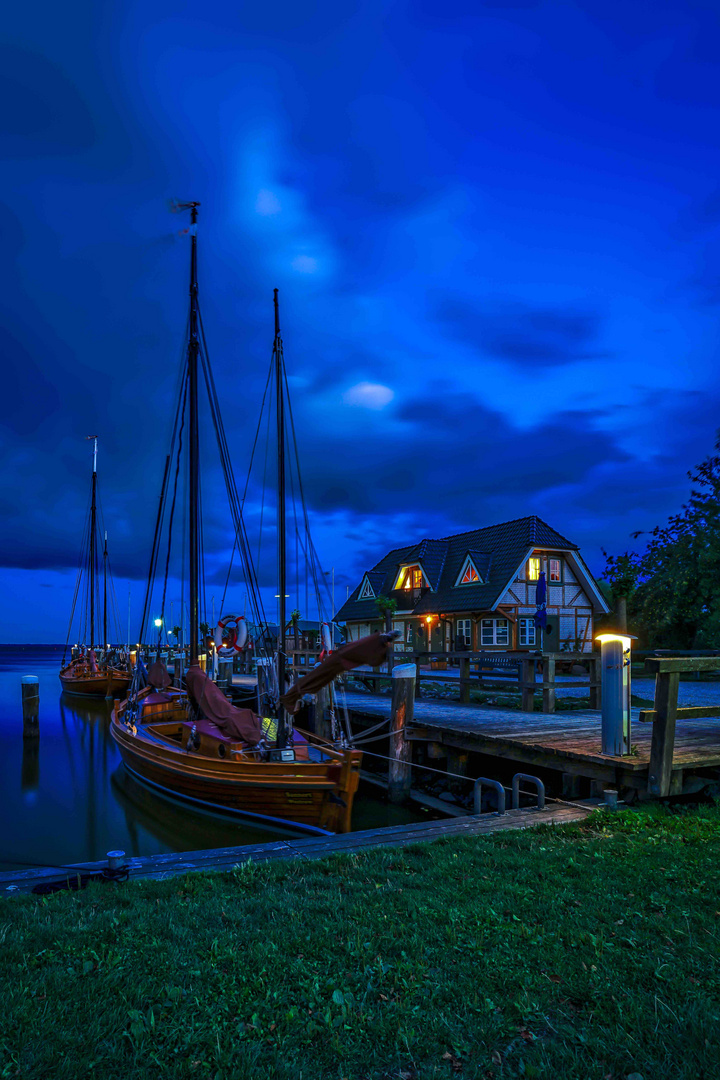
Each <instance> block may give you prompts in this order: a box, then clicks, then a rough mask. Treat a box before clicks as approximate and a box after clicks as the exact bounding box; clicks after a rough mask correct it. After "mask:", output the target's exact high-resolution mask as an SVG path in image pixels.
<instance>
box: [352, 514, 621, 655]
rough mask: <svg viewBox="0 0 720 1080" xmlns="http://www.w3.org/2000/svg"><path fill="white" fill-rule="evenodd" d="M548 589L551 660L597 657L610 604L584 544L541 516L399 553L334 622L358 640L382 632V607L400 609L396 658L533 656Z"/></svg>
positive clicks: (371, 574)
mask: <svg viewBox="0 0 720 1080" xmlns="http://www.w3.org/2000/svg"><path fill="white" fill-rule="evenodd" d="M543 571H544V573H545V579H546V582H547V598H546V604H547V628H546V630H545V631H544V632H543V634H544V638H543V641H542V647H543V648H544V649H545V651H551V652H557V651H561V650H570V651H573V652H583V651H588V652H589V651H591V649H592V640H593V622H594V618H595V616H596V615H601V614H606V613H607V612H608V610H609V608H608V605H607V603H606V601H605V599H604V597H603V595H602V593H601V592H600V589H599V588H598V585H597V583H596V582H595V580H594V578H593V576H592V574H591V573H590V571H589V569H588V568H587V566H586V565H585V563H584V562H583V560H582V558H581V556H580V550H579V548H578V546H577V544H573V543H572V542H571V541H570V540H568V539H567V538H566V537H564V536H561V535H560V533H558V532H556V531H555V529H553V528H551V526H550V525H548V524H546V522H544V521H543V520H542V519H541V518H539V517H536V516H532V517H524V518H518V519H517V520H516V521H506V522H503V523H502V524H500V525H490V526H488V527H487V528H484V529H473V530H472V531H470V532H465V533H458V534H457V535H455V536H446V537H445V538H444V539H441V540H428V539H425V540H421V541H420V542H419V543H417V544H410V545H408V546H406V547H400V548H394V549H393V550H392V551H389V552H388V553H387V555H385V556H384V557H383V558H382V559H381V560H380V561H379V562H378V563H376V565H375V566H374V567H373V568H372V569H371V570H367V571H366V572H365V573H364V574H363V577H362V580H361V581H360V582H359V584H358V585H357V586H356V588H355V589H354V591H353V592H352V593H351V594H350V596H349V597H348V599H347V601H346V602H345V603H344V604H343V606H342V607H341V608H340V610H339V611H338V613H337V615H336V616H335V618H336V621H337V622H341V623H345V624H346V626H347V636H348V638H349V639H352V640H356V639H357V638H360V637H363V636H364V635H365V634H368V633H370V632H372V631H373V630H378V629H381V628H382V627H383V626H384V620H383V617H382V615H381V614H380V611H379V609H378V605H377V603H376V600H377V598H378V597H379V596H381V595H382V596H386V597H391V598H392V599H394V600H395V602H396V604H397V610H396V611H395V613H394V614H393V623H394V628H395V629H397V630H400V631H401V638H400V640H399V642H398V643H397V645H396V649H398V650H404V651H407V650H409V649H415V650H417V651H418V652H426V651H431V652H441V651H445V652H454V651H457V650H463V649H472V650H473V651H476V650H482V651H483V652H484V651H492V650H499V651H510V650H513V651H516V650H521V651H524V650H528V651H533V650H536V649H538V648H539V647H540V644H541V642H540V634H539V631H538V630H537V629H536V627H535V620H534V614H535V610H536V605H535V591H536V587H537V582H538V578H539V576H540V573H541V572H543Z"/></svg>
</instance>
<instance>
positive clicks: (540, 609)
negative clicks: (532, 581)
mask: <svg viewBox="0 0 720 1080" xmlns="http://www.w3.org/2000/svg"><path fill="white" fill-rule="evenodd" d="M546 596H547V585H546V584H545V571H544V570H541V571H540V577H539V578H538V583H537V585H536V587H535V626H536V627H538V628H539V629H542V630H544V629H545V627H546V626H547V608H546V604H545V597H546Z"/></svg>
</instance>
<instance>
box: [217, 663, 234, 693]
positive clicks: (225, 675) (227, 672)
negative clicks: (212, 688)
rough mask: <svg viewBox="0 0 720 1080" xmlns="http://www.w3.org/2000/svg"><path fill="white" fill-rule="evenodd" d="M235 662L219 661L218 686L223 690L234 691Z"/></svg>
mask: <svg viewBox="0 0 720 1080" xmlns="http://www.w3.org/2000/svg"><path fill="white" fill-rule="evenodd" d="M232 675H233V661H232V660H218V674H217V684H218V686H219V687H220V688H221V689H222V690H232Z"/></svg>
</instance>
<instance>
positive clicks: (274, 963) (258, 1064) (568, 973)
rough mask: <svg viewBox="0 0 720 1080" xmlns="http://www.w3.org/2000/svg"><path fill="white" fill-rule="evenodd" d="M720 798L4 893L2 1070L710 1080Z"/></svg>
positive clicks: (718, 1032)
mask: <svg viewBox="0 0 720 1080" xmlns="http://www.w3.org/2000/svg"><path fill="white" fill-rule="evenodd" d="M719 857H720V812H719V811H718V810H717V809H715V808H707V809H701V810H694V811H692V812H686V813H674V814H670V813H669V812H667V811H662V810H656V811H654V812H652V813H651V812H643V813H633V812H631V811H627V812H623V813H621V814H617V815H609V814H606V813H604V812H600V813H597V814H595V815H593V816H592V817H591V818H590V819H588V822H586V823H585V824H583V825H582V826H572V827H563V828H557V829H553V828H552V827H545V828H542V829H536V830H529V831H526V832H512V833H504V834H498V835H495V836H493V837H488V838H485V839H478V838H472V837H470V838H466V839H453V840H447V841H440V842H438V843H435V844H432V845H430V844H428V845H416V846H414V847H411V848H405V849H396V850H390V851H387V850H386V851H378V852H370V853H368V854H365V855H360V856H350V855H344V856H336V857H334V858H332V859H328V860H326V861H323V862H312V863H302V862H298V863H273V864H268V863H265V864H254V865H246V866H245V867H242V868H238V869H236V870H235V871H233V872H232V873H230V874H224V875H222V874H216V875H208V874H202V875H200V874H196V875H188V876H186V877H184V878H175V879H172V880H169V881H164V882H147V883H141V882H138V883H129V884H127V885H124V886H117V887H114V886H113V887H110V886H104V887H100V886H94V887H92V888H91V889H88V890H87V891H86V892H84V893H82V894H78V895H75V894H58V895H55V896H51V897H48V898H44V899H41V900H37V899H35V898H32V897H18V898H16V899H13V900H9V899H3V900H2V901H0V942H2V948H1V953H0V955H1V959H0V983H1V988H0V994H1V1000H2V1004H3V1010H2V1011H3V1023H2V1027H1V1028H0V1054H1V1058H0V1075H1V1076H20V1077H23V1078H28V1080H29V1078H34V1077H53V1078H55V1077H60V1078H64V1077H68V1078H73V1080H76V1078H79V1077H84V1076H86V1075H92V1076H93V1077H94V1078H106V1077H112V1078H116V1077H117V1078H118V1080H120V1078H123V1080H127V1078H131V1080H133V1078H136V1077H139V1078H145V1077H198V1078H199V1077H210V1078H222V1080H231V1078H235V1077H238V1078H240V1077H242V1078H245V1077H277V1078H283V1080H290V1078H292V1080H301V1078H303V1080H318V1078H333V1080H342V1078H343V1077H347V1078H348V1080H362V1078H378V1080H379V1078H388V1080H389V1078H391V1077H392V1078H397V1080H426V1078H431V1077H448V1078H450V1077H458V1078H461V1080H463V1078H471V1077H483V1078H485V1077H487V1078H490V1077H495V1078H498V1080H502V1078H511V1077H523V1078H525V1077H527V1078H532V1077H543V1078H545V1077H547V1078H554V1080H607V1078H611V1080H619V1078H626V1077H628V1076H629V1075H631V1074H633V1073H636V1074H640V1075H641V1076H642V1077H644V1080H703V1078H705V1080H711V1078H715V1077H717V1076H718V1072H719V1069H720V1066H719V1065H718V1063H719V1062H720V1042H719V1039H720V979H719V975H720V970H719V969H720V961H719V955H718V944H719V942H718V928H717V927H718V907H719V906H720V902H719V901H718V890H717V882H718V876H717V867H718V860H719Z"/></svg>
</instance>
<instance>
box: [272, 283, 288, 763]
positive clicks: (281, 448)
mask: <svg viewBox="0 0 720 1080" xmlns="http://www.w3.org/2000/svg"><path fill="white" fill-rule="evenodd" d="M273 304H274V306H275V344H274V345H273V353H274V355H275V398H276V402H277V444H278V447H277V470H278V471H277V486H278V520H277V536H278V592H279V597H278V637H277V677H278V693H279V694H280V695H281V696H282V695H283V694H284V693H285V588H286V566H285V391H284V387H283V348H282V337H281V336H280V309H279V307H278V291H277V289H274V290H273ZM289 737H290V730H289V725H288V722H287V712H286V710H285V709H284V708H283V707H282V705H280V706H279V713H278V735H277V747H278V749H279V750H282V749H284V747H286V746H287V744H288V741H289Z"/></svg>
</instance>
